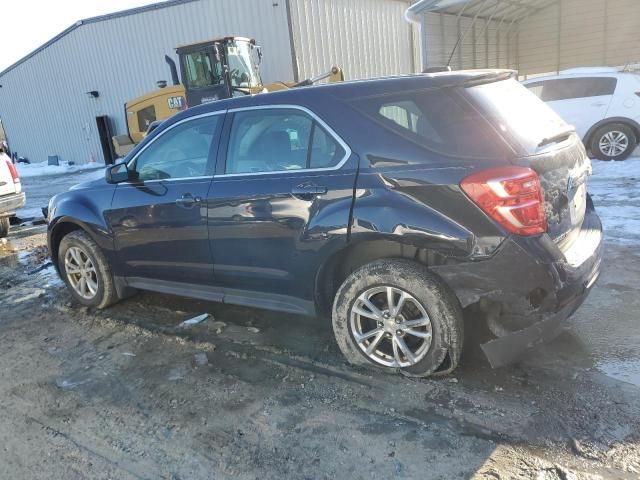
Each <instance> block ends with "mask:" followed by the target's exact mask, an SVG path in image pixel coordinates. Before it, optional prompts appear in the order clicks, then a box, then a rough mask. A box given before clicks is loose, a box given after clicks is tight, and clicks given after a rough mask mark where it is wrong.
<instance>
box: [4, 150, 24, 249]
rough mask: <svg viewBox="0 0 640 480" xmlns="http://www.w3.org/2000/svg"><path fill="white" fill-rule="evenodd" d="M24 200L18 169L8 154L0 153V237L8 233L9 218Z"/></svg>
mask: <svg viewBox="0 0 640 480" xmlns="http://www.w3.org/2000/svg"><path fill="white" fill-rule="evenodd" d="M24 202H25V195H24V192H23V191H22V184H21V183H20V176H19V175H18V170H16V167H15V165H14V164H13V163H12V162H11V159H10V158H9V156H8V155H6V154H4V153H0V238H3V237H6V236H7V235H8V234H9V218H10V217H12V216H13V215H15V213H16V210H17V209H19V208H21V207H23V206H24Z"/></svg>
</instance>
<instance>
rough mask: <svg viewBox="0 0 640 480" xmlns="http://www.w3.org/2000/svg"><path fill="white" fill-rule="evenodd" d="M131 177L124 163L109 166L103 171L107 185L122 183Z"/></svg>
mask: <svg viewBox="0 0 640 480" xmlns="http://www.w3.org/2000/svg"><path fill="white" fill-rule="evenodd" d="M131 177H132V175H131V172H129V168H128V167H127V164H126V162H122V163H116V164H115V165H111V166H110V167H107V169H106V170H105V171H104V178H105V180H106V181H107V183H122V182H126V181H127V180H130V179H131Z"/></svg>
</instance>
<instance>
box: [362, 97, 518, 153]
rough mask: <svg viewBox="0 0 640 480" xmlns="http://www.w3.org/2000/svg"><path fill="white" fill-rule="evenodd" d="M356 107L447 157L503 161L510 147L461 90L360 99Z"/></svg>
mask: <svg viewBox="0 0 640 480" xmlns="http://www.w3.org/2000/svg"><path fill="white" fill-rule="evenodd" d="M353 105H354V106H355V107H356V108H357V109H358V110H360V111H361V112H363V113H364V114H365V115H367V116H369V117H370V118H372V119H373V120H375V121H376V122H378V123H380V124H382V125H383V126H385V127H386V128H388V129H390V130H393V131H394V132H396V133H398V134H400V135H402V136H404V137H405V138H407V139H408V140H411V141H413V142H415V143H417V144H419V145H421V146H423V147H426V148H428V149H429V150H432V151H434V152H438V153H441V154H444V155H447V156H455V157H462V158H483V159H485V158H491V159H503V158H505V157H506V156H507V154H508V153H507V152H508V147H507V145H506V144H505V143H504V141H503V140H502V139H501V138H500V136H499V135H498V134H497V132H496V130H495V129H493V128H492V127H491V125H490V124H489V122H488V121H487V120H486V119H484V118H483V117H482V115H480V113H478V111H477V110H476V109H475V108H474V107H473V106H472V105H471V104H470V103H469V102H468V101H467V100H465V98H464V97H463V95H462V94H461V92H460V89H456V88H441V89H431V90H418V91H408V92H402V93H397V94H392V95H380V96H375V97H367V98H360V99H358V100H355V101H353Z"/></svg>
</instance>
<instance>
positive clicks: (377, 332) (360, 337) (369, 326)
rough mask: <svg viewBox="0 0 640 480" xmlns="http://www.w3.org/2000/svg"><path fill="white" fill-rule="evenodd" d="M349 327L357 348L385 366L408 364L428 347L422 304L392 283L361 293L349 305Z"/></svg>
mask: <svg viewBox="0 0 640 480" xmlns="http://www.w3.org/2000/svg"><path fill="white" fill-rule="evenodd" d="M349 326H350V329H351V334H352V335H353V338H354V339H355V341H356V344H357V345H358V347H359V348H360V350H361V351H362V352H363V353H364V354H365V355H366V356H367V358H369V359H370V360H372V361H373V362H375V363H377V364H380V365H384V366H386V367H403V368H404V367H410V366H412V365H415V364H417V363H418V362H420V361H421V360H422V359H423V358H424V357H425V355H426V354H427V352H428V351H429V348H430V347H431V342H432V336H433V329H432V325H431V320H430V319H429V315H428V314H427V311H426V310H425V308H424V307H423V306H422V304H421V303H420V302H419V301H418V300H417V299H416V298H415V297H413V295H411V294H410V293H408V292H406V291H404V290H402V289H400V288H397V287H392V286H377V287H373V288H370V289H368V290H366V291H365V292H363V293H362V294H361V295H360V296H358V298H357V299H356V301H355V302H354V304H353V306H352V307H351V312H350V321H349Z"/></svg>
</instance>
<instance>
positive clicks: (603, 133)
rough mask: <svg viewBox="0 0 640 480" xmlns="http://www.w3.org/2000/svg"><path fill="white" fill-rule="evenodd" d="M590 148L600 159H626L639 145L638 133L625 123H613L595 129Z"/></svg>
mask: <svg viewBox="0 0 640 480" xmlns="http://www.w3.org/2000/svg"><path fill="white" fill-rule="evenodd" d="M590 143H591V145H590V150H591V153H592V154H593V156H594V157H596V158H597V159H600V160H626V159H627V158H629V156H630V155H631V154H632V153H633V151H634V150H635V149H636V147H637V146H638V140H637V139H636V134H635V132H634V131H633V129H632V128H631V127H629V126H628V125H625V124H624V123H611V124H608V125H604V126H602V127H600V128H599V129H598V130H596V131H595V133H594V134H593V136H592V137H591V142H590Z"/></svg>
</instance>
